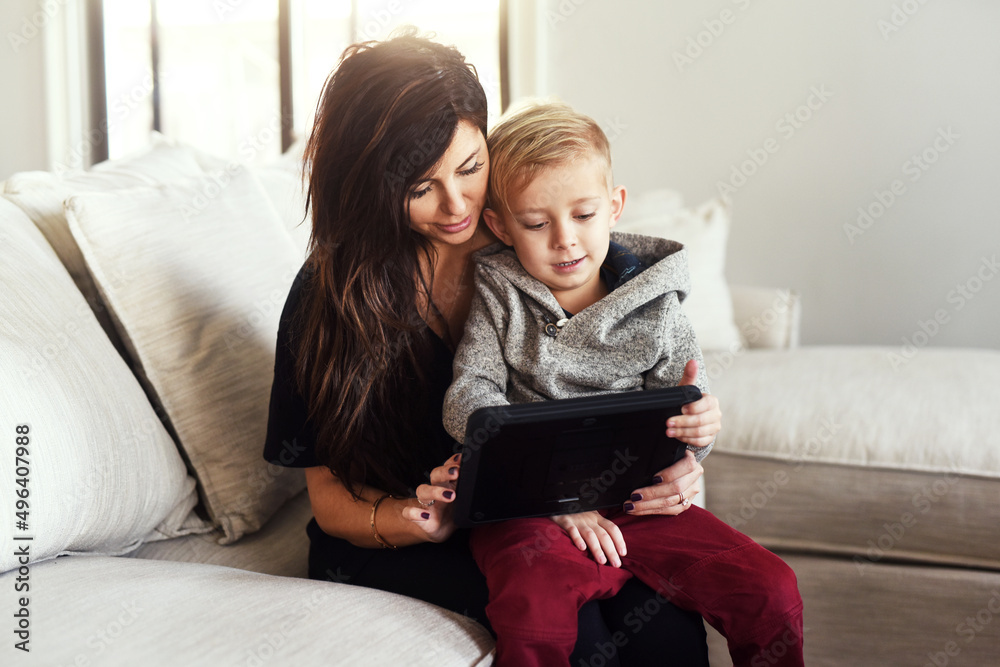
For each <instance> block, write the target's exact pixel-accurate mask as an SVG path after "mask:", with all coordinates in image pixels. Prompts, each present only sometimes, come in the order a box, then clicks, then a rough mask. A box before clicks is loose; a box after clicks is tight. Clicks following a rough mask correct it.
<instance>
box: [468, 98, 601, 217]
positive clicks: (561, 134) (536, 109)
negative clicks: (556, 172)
mask: <svg viewBox="0 0 1000 667" xmlns="http://www.w3.org/2000/svg"><path fill="white" fill-rule="evenodd" d="M486 146H487V148H488V150H489V154H490V178H489V189H488V191H487V197H486V205H487V206H488V207H489V208H492V209H493V210H494V211H496V212H497V213H501V212H502V213H504V214H510V208H509V204H508V202H509V201H510V200H509V197H510V195H511V193H512V191H514V190H516V189H519V188H522V187H524V186H525V185H526V184H527V183H530V182H531V180H532V179H533V178H534V177H535V175H536V174H537V173H538V172H539V171H540V170H542V169H544V168H546V167H550V166H552V165H558V164H565V163H567V162H569V161H571V160H574V159H586V158H588V157H596V158H599V159H600V160H601V161H602V162H603V163H604V167H605V170H606V172H607V183H608V189H609V190H610V189H611V187H612V174H611V146H610V145H609V144H608V138H607V136H605V134H604V131H603V130H602V129H601V127H600V126H599V125H598V124H597V123H596V122H595V121H594V119H593V118H591V117H590V116H586V115H584V114H582V113H578V112H576V111H574V110H573V109H572V108H570V107H569V106H568V105H566V104H562V103H559V102H549V103H545V104H536V105H533V106H530V107H527V108H525V109H522V110H520V111H517V112H516V113H514V114H513V115H511V116H509V117H507V118H504V119H502V120H501V121H500V122H499V123H498V124H497V125H496V127H494V128H493V130H492V131H491V132H490V135H489V137H488V138H487V140H486Z"/></svg>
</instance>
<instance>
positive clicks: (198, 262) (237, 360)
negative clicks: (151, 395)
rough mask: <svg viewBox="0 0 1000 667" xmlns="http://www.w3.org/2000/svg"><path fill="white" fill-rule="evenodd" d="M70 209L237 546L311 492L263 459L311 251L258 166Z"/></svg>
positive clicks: (73, 204) (291, 473)
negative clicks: (272, 197)
mask: <svg viewBox="0 0 1000 667" xmlns="http://www.w3.org/2000/svg"><path fill="white" fill-rule="evenodd" d="M66 210H67V218H68V221H69V224H70V228H71V229H72V232H73V236H74V238H75V239H76V241H77V243H78V244H79V246H80V248H81V250H82V251H83V254H84V256H85V257H86V259H87V265H88V267H89V268H90V271H91V273H92V274H93V275H94V278H95V280H96V282H97V284H98V286H99V287H100V290H101V293H102V295H103V297H104V300H105V302H107V303H108V304H109V307H110V309H111V311H112V313H113V314H114V315H115V317H116V320H117V324H118V326H119V327H120V332H121V333H122V337H123V339H125V341H126V344H128V345H129V347H130V348H131V349H132V350H134V354H135V357H136V359H138V361H139V363H140V364H141V368H142V372H143V373H144V375H145V377H146V378H147V380H148V383H149V385H150V386H151V388H152V391H153V392H155V395H156V396H157V398H158V400H159V401H160V402H161V404H162V405H163V407H164V410H165V411H166V414H167V416H168V417H169V419H170V422H171V423H172V425H173V427H174V429H175V430H176V432H177V435H178V438H179V440H180V444H181V447H182V448H183V449H184V452H185V453H186V455H187V458H188V461H189V462H190V464H191V466H192V467H193V469H194V471H195V474H196V476H197V478H198V481H199V483H200V485H201V488H202V493H203V499H204V501H205V505H206V508H207V509H208V512H209V514H210V515H211V517H212V518H213V519H214V520H215V522H216V523H217V524H218V525H219V526H220V527H221V528H222V529H223V531H224V532H225V536H226V537H225V540H226V541H227V542H228V541H233V540H236V539H238V538H239V537H240V536H241V535H243V534H244V533H247V532H253V531H255V530H257V529H258V528H260V527H261V525H263V523H264V521H266V520H267V518H268V517H270V516H271V515H272V514H273V513H274V512H275V510H277V509H278V507H280V506H281V504H282V503H283V502H284V501H285V500H286V499H288V498H289V497H291V496H293V495H295V494H296V493H297V492H298V491H300V490H301V489H302V488H303V487H304V478H303V475H302V473H301V471H296V470H291V469H283V468H277V467H275V466H272V465H270V464H266V463H265V461H264V460H263V457H262V448H263V443H264V434H265V428H266V423H267V405H268V400H269V394H270V388H271V379H272V375H273V369H274V347H275V337H276V332H277V324H278V317H279V315H280V312H281V308H282V304H283V303H284V300H285V297H286V296H287V294H288V289H289V286H290V285H291V282H292V279H293V278H294V277H295V274H296V272H297V271H298V269H299V266H300V265H301V257H300V255H299V253H298V252H296V250H295V248H294V247H293V245H292V242H291V240H290V239H289V237H288V235H287V234H286V233H285V231H284V229H283V227H282V224H281V221H280V220H279V218H278V215H277V213H276V212H275V210H274V208H273V207H272V205H271V203H270V202H269V201H268V199H267V196H266V195H265V194H264V192H263V190H262V189H261V186H260V185H259V184H258V183H257V181H256V179H255V178H254V177H253V175H252V174H250V173H249V172H248V171H247V170H246V168H235V169H231V170H229V171H227V172H226V173H225V175H224V177H222V178H221V179H220V178H219V177H217V176H213V177H202V178H195V179H187V180H184V181H178V182H175V183H172V184H169V185H161V186H157V187H145V188H134V189H130V190H125V191H119V192H114V193H91V194H82V195H76V196H74V197H72V198H71V199H70V200H69V201H68V202H67V204H66Z"/></svg>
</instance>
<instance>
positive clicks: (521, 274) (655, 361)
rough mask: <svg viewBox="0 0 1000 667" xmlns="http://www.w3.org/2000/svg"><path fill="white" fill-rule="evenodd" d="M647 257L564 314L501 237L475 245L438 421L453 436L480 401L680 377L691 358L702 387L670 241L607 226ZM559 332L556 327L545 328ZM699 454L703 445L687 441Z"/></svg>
mask: <svg viewBox="0 0 1000 667" xmlns="http://www.w3.org/2000/svg"><path fill="white" fill-rule="evenodd" d="M611 241H612V242H614V243H618V244H620V245H622V246H624V247H625V248H626V249H628V250H629V251H631V252H632V253H633V254H634V255H635V256H636V258H638V260H639V261H640V262H642V264H643V265H644V266H647V267H648V268H646V269H645V270H644V271H642V272H641V273H640V274H639V275H637V276H636V277H634V278H632V279H630V280H628V281H627V282H625V283H624V284H623V285H621V286H620V287H618V288H617V289H614V290H613V291H611V292H610V293H609V294H608V295H607V296H606V297H604V298H603V299H601V300H600V301H598V302H596V303H594V304H592V305H590V306H589V307H587V308H585V309H583V310H582V311H580V312H579V313H576V314H575V315H573V317H571V318H569V319H568V320H567V321H566V322H565V323H564V324H563V326H561V327H560V326H548V330H549V332H550V333H546V328H547V327H546V325H555V324H556V323H558V322H560V321H561V320H564V318H565V317H566V315H565V313H564V311H563V309H562V307H561V306H560V305H559V302H558V301H556V298H555V296H553V295H552V292H551V291H549V289H548V288H547V287H546V286H545V285H544V284H542V283H541V282H540V281H539V280H537V279H536V278H534V277H532V276H531V275H530V274H528V272H527V271H525V270H524V268H523V267H522V266H521V263H520V262H519V261H518V259H517V256H516V255H515V254H514V251H513V249H511V248H508V247H506V246H503V245H502V244H499V243H497V244H493V245H491V246H489V247H486V248H483V249H482V250H480V251H478V252H477V253H476V255H475V266H476V268H475V270H476V274H475V284H476V294H475V296H474V297H473V300H472V307H471V310H470V312H469V319H468V321H467V323H466V325H465V335H464V336H463V337H462V341H461V343H459V345H458V349H457V350H456V352H455V363H454V379H453V381H452V384H451V387H450V388H449V389H448V393H447V394H446V395H445V401H444V426H445V428H446V429H447V430H448V433H450V434H451V436H452V437H453V438H455V439H456V440H458V441H459V442H463V441H464V440H465V426H466V422H467V421H468V419H469V415H471V414H472V413H473V412H474V411H475V410H477V409H478V408H482V407H489V406H496V405H508V404H511V403H527V402H529V401H543V400H547V399H560V398H575V397H579V396H589V395H593V394H609V393H615V392H622V391H634V390H639V389H656V388H659V387H672V386H676V385H677V383H678V382H679V381H680V379H681V377H682V375H683V374H684V366H685V364H687V362H688V361H689V360H691V359H697V360H698V378H697V382H696V384H697V386H698V388H699V389H701V390H702V392H707V391H708V383H707V376H706V375H705V370H704V366H705V364H704V361H703V360H702V355H701V350H700V349H699V347H698V343H697V341H696V340H695V336H694V330H693V329H692V328H691V324H690V322H689V321H688V319H687V316H686V315H685V314H684V311H682V310H681V307H680V303H681V301H683V300H684V299H685V297H686V296H687V293H688V291H689V290H690V282H691V280H690V276H689V275H688V268H687V251H686V250H684V246H682V245H681V244H680V243H677V242H676V241H668V240H666V239H661V238H656V237H651V236H640V235H638V234H624V233H618V232H612V233H611ZM551 333H555V335H554V336H553V335H551ZM688 449H691V450H692V451H693V452H694V453H695V456H696V458H697V459H698V460H701V459H703V458H704V457H705V456H706V455H707V454H708V451H709V449H711V445H710V446H709V447H692V446H690V445H689V446H688Z"/></svg>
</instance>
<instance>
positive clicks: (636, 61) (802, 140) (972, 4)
mask: <svg viewBox="0 0 1000 667" xmlns="http://www.w3.org/2000/svg"><path fill="white" fill-rule="evenodd" d="M542 1H545V0H542ZM547 1H548V12H547V23H548V33H547V35H545V39H544V40H542V43H543V45H544V44H547V46H545V47H544V48H545V49H546V50H547V57H546V58H545V61H546V62H547V64H548V67H549V71H548V72H547V73H546V76H545V77H544V79H545V80H546V81H547V85H548V88H549V92H551V93H554V94H558V96H559V97H561V98H562V99H564V100H566V101H567V102H569V103H570V104H573V105H574V106H576V107H577V108H579V109H580V110H582V111H584V112H586V113H589V114H590V115H592V116H594V117H595V118H596V119H597V120H598V121H599V122H601V123H602V124H604V125H605V126H607V127H611V128H617V130H612V136H613V142H612V147H613V153H614V160H615V172H616V178H617V180H618V181H619V182H620V183H623V184H625V185H627V186H628V187H629V188H630V189H631V190H632V191H633V192H639V191H644V190H646V189H650V188H654V187H670V188H674V189H677V190H679V191H681V192H682V194H683V195H684V196H685V199H686V200H687V201H688V202H689V203H692V204H694V203H698V202H700V201H702V200H704V199H707V198H709V197H712V196H714V195H716V194H717V193H718V191H719V188H718V185H717V184H718V183H719V182H727V181H729V180H730V178H731V175H732V171H733V168H734V166H735V168H736V169H737V170H738V169H739V168H740V165H741V163H744V161H746V160H748V159H750V156H749V155H748V151H751V152H755V153H756V154H757V157H758V159H759V160H760V159H761V158H762V157H764V154H766V157H767V160H766V162H764V164H763V165H762V166H760V167H756V165H753V164H752V163H751V164H749V165H747V168H746V171H748V172H749V171H753V169H751V167H754V168H755V173H753V174H752V175H751V176H749V177H748V178H746V181H745V183H743V184H742V185H741V187H738V188H737V189H736V190H735V192H732V193H731V197H732V202H733V207H734V215H733V228H732V231H731V235H730V242H729V261H728V268H727V275H728V277H729V279H730V282H734V283H745V284H756V285H770V286H791V287H794V288H796V289H798V290H800V291H801V292H802V294H803V299H804V312H803V342H804V343H807V344H858V343H861V344H888V345H900V346H901V345H902V339H903V338H904V337H905V338H907V339H912V338H913V335H914V334H915V333H917V332H920V331H921V328H920V322H927V321H928V320H933V318H934V317H935V314H938V315H939V316H940V318H941V320H942V321H945V323H944V324H941V325H938V326H937V329H936V332H935V335H933V336H924V335H923V334H917V340H916V342H917V343H918V345H919V344H921V343H924V342H928V341H927V339H929V344H930V345H949V346H980V347H990V348H1000V276H998V273H1000V266H994V265H991V264H984V258H985V259H987V260H992V259H993V258H997V259H1000V224H998V222H1000V215H998V213H997V211H998V205H1000V202H998V201H997V197H996V195H997V194H998V193H1000V166H998V164H1000V163H998V160H1000V39H998V35H1000V3H997V2H995V1H994V0H951V1H950V2H928V1H927V0H923V3H921V2H919V1H918V0H878V1H876V2H871V1H864V0H845V1H844V2H835V3H834V2H830V3H820V2H808V3H806V2H801V1H800V0H798V1H797V0H769V1H768V2H763V1H761V0H712V2H708V3H705V2H695V1H693V0H691V1H686V2H679V1H678V2H655V3H654V2H641V1H640V0H547ZM904 5H905V7H904ZM894 6H895V7H896V8H898V9H897V10H896V11H897V13H896V15H895V19H896V21H897V23H899V24H901V25H900V27H899V29H898V30H893V31H890V30H889V28H891V27H895V26H894V25H893V23H892V22H891V21H892V19H893V13H894ZM904 9H907V10H909V11H910V12H914V13H912V14H911V15H907V14H906V13H905V12H904V11H903V10H904ZM723 10H726V11H728V12H729V14H726V15H725V17H724V18H725V19H726V20H728V21H729V23H728V24H726V23H723V22H721V21H718V22H717V23H714V24H713V23H711V22H712V21H713V20H716V19H719V17H720V13H721V12H723ZM903 19H905V23H904V20H903ZM705 21H709V22H710V25H711V27H712V28H714V30H715V32H716V33H719V34H718V35H712V33H711V32H710V31H709V29H708V28H707V27H706V25H705V24H704V22H705ZM880 21H883V22H884V23H882V24H880V23H879V22H880ZM886 26H889V28H887V27H886ZM883 32H885V36H884V35H883ZM699 33H701V34H700V38H701V41H702V42H703V43H704V44H707V46H704V47H701V52H700V54H699V53H698V51H697V48H692V50H691V51H690V54H691V56H693V57H692V58H691V60H692V61H693V62H681V63H680V64H678V63H677V62H676V61H675V53H678V54H682V55H683V54H684V52H685V50H686V49H687V48H688V46H689V43H688V40H689V38H690V39H693V40H697V39H698V38H699ZM812 91H825V92H824V93H823V95H824V96H826V94H827V93H829V97H828V98H827V99H825V100H823V101H821V100H820V98H819V97H816V96H813V97H812V98H810V96H811V95H813V92H812ZM810 101H811V102H812V104H813V106H814V107H816V108H815V109H809V108H808V107H803V106H802V105H804V104H806V103H807V102H810ZM796 111H798V113H800V114H801V117H802V118H806V117H807V116H808V119H806V120H804V121H802V122H800V123H798V127H794V126H792V125H791V124H789V123H787V122H783V119H784V117H785V115H786V114H790V113H791V114H794V113H796ZM949 131H950V132H951V134H952V139H950V140H949V141H951V143H950V145H949V143H948V142H947V141H945V140H944V139H940V140H939V139H937V137H938V136H939V132H943V133H945V134H946V133H947V132H949ZM616 134H617V136H614V135H616ZM765 142H768V143H765ZM935 142H937V148H935ZM767 148H770V149H771V151H772V152H771V153H767ZM938 149H946V150H944V151H939V150H938ZM762 151H763V153H762ZM924 151H927V152H928V158H935V157H936V158H937V159H936V162H934V164H932V165H928V168H927V169H926V171H922V170H920V169H919V167H917V166H916V165H915V163H913V162H911V161H910V160H911V158H912V156H914V155H918V156H919V155H920V154H922V153H923V152H924ZM761 161H762V160H761ZM893 181H898V184H897V192H901V193H902V194H897V195H891V192H890V194H882V195H881V196H882V198H883V199H884V200H886V201H889V199H890V197H891V196H894V197H895V201H893V202H892V203H891V205H889V206H888V208H887V210H886V211H885V212H884V213H883V214H882V215H881V217H880V218H878V219H877V220H874V222H873V223H872V224H871V225H870V226H868V228H867V229H866V230H861V229H860V227H859V228H858V229H859V231H861V234H860V235H856V236H854V237H853V238H851V239H849V238H848V235H847V233H846V232H845V225H851V224H855V225H856V224H857V223H856V220H857V218H858V208H859V207H865V208H867V207H869V206H871V205H872V204H873V203H876V204H877V197H878V195H877V194H876V193H878V192H884V191H891V185H892V183H893ZM735 182H736V184H740V183H741V181H740V180H739V179H738V178H737V180H736V181H735ZM874 209H875V211H876V212H878V206H877V205H876V206H874ZM626 214H627V212H626ZM977 272H979V273H980V275H981V277H982V278H986V280H981V278H980V277H977ZM959 285H962V286H966V289H967V292H966V294H967V296H962V295H961V294H960V293H959V292H957V291H955V290H956V287H957V286H959ZM695 288H697V286H695ZM975 290H978V291H975ZM969 297H971V298H969ZM927 329H930V330H935V327H934V326H931V325H927Z"/></svg>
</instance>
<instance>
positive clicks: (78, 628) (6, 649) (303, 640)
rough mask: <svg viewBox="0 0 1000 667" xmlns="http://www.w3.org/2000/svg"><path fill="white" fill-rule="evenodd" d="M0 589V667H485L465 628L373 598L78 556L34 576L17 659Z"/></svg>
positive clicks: (325, 585) (431, 612)
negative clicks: (0, 616)
mask: <svg viewBox="0 0 1000 667" xmlns="http://www.w3.org/2000/svg"><path fill="white" fill-rule="evenodd" d="M15 575H16V573H14V572H10V573H8V574H6V575H4V576H2V577H0V586H2V588H3V590H4V609H5V610H8V609H9V610H11V611H9V612H8V613H6V614H5V618H6V625H7V627H6V628H5V632H4V641H3V644H2V646H0V664H3V665H22V664H23V665H40V666H41V665H67V666H68V665H100V667H118V666H121V667H134V666H135V665H153V666H155V665H184V666H185V667H201V666H205V667H263V666H265V665H266V666H268V667H280V666H282V665H294V666H295V667H326V666H330V665H333V666H337V665H343V666H344V667H354V666H355V665H366V666H367V665H371V666H373V667H378V666H383V665H384V666H386V667H389V666H396V665H414V666H427V667H474V666H481V667H487V666H488V665H489V664H490V663H491V662H492V649H493V640H492V639H491V637H490V636H489V634H488V633H487V632H486V630H485V629H483V627H482V626H480V625H479V624H478V623H476V622H474V621H472V620H471V619H469V618H466V617H464V616H461V615H459V614H455V613H453V612H450V611H446V610H444V609H441V608H440V607H436V606H434V605H431V604H428V603H426V602H422V601H420V600H414V599H412V598H407V597H403V596H401V595H395V594H393V593H386V592H384V591H379V590H375V589H371V588H363V587H361V586H352V585H350V584H342V583H332V582H325V581H310V580H308V579H294V578H291V577H276V576H272V575H266V574H257V573H254V572H245V571H243V570H236V569H232V568H228V567H221V566H218V565H205V564H202V563H171V562H164V561H149V560H143V559H138V558H103V557H83V556H73V557H70V558H63V559H60V560H57V561H55V562H51V563H45V564H44V565H40V566H37V567H33V568H31V595H30V602H29V605H28V610H29V614H30V633H31V643H30V645H29V646H30V648H31V653H30V654H28V655H27V656H26V655H25V654H23V653H21V652H20V651H18V650H17V649H15V648H14V643H15V641H19V639H18V638H17V637H16V635H14V634H13V633H12V631H11V629H12V627H13V626H14V619H13V618H12V615H13V613H14V611H15V609H14V608H15V604H14V603H15V599H16V598H15V595H16V594H15V592H14V576H15Z"/></svg>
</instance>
